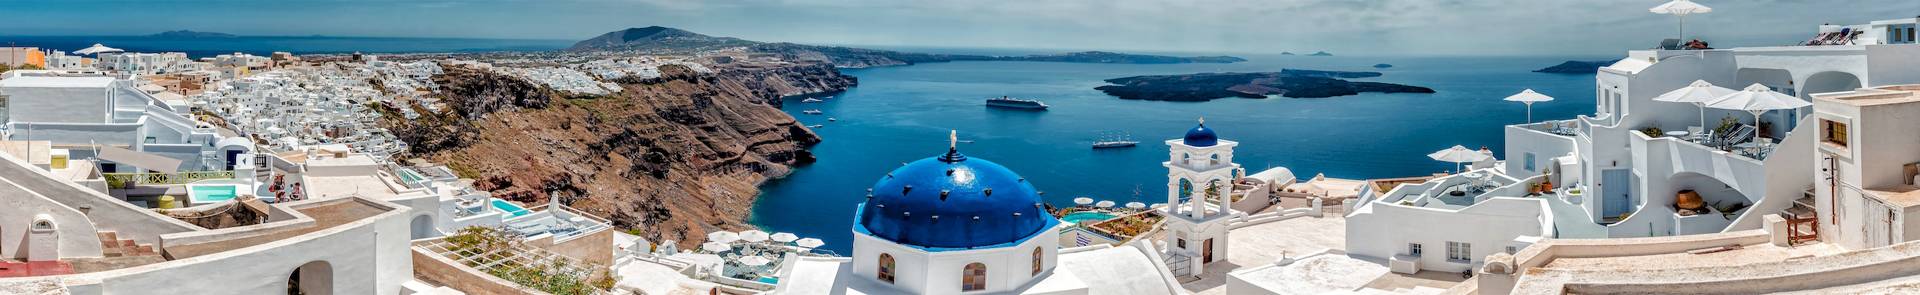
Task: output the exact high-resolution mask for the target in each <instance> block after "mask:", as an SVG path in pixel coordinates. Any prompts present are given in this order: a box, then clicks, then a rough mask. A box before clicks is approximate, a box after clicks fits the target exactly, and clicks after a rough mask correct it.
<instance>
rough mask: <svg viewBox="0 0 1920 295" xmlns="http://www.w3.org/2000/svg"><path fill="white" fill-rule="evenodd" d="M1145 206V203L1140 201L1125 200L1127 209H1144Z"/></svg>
mask: <svg viewBox="0 0 1920 295" xmlns="http://www.w3.org/2000/svg"><path fill="white" fill-rule="evenodd" d="M1146 208H1147V203H1141V202H1127V209H1136V210H1137V209H1146Z"/></svg>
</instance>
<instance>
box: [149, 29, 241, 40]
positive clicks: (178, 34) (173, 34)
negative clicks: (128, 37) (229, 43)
mask: <svg viewBox="0 0 1920 295" xmlns="http://www.w3.org/2000/svg"><path fill="white" fill-rule="evenodd" d="M147 37H153V38H237V37H240V36H239V35H234V34H228V33H216V32H200V31H189V30H177V31H166V32H160V33H157V34H153V35H147Z"/></svg>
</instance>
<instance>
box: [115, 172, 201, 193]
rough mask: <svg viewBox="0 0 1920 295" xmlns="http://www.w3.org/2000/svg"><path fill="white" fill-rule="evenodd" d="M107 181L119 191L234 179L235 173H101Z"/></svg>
mask: <svg viewBox="0 0 1920 295" xmlns="http://www.w3.org/2000/svg"><path fill="white" fill-rule="evenodd" d="M100 176H101V177H103V178H106V179H107V186H108V187H112V188H117V189H125V188H132V187H133V186H135V185H174V184H188V183H193V182H195V181H201V180H209V179H232V178H233V171H187V172H176V173H101V174H100Z"/></svg>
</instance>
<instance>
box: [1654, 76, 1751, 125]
mask: <svg viewBox="0 0 1920 295" xmlns="http://www.w3.org/2000/svg"><path fill="white" fill-rule="evenodd" d="M1733 92H1734V90H1733V89H1727V88H1726V87H1720V86H1714V85H1713V83H1707V80H1693V84H1687V87H1680V89H1674V90H1673V91H1668V92H1667V93H1665V94H1660V96H1655V97H1653V101H1665V102H1684V103H1691V104H1693V106H1694V107H1697V108H1700V128H1706V127H1707V102H1711V101H1713V100H1716V99H1720V98H1721V97H1726V96H1727V95H1728V94H1733Z"/></svg>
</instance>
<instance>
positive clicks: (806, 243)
mask: <svg viewBox="0 0 1920 295" xmlns="http://www.w3.org/2000/svg"><path fill="white" fill-rule="evenodd" d="M826 244H827V242H821V241H820V239H815V238H805V239H800V240H797V241H793V245H794V246H800V247H801V248H819V247H820V246H821V245H826Z"/></svg>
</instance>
